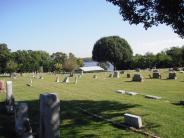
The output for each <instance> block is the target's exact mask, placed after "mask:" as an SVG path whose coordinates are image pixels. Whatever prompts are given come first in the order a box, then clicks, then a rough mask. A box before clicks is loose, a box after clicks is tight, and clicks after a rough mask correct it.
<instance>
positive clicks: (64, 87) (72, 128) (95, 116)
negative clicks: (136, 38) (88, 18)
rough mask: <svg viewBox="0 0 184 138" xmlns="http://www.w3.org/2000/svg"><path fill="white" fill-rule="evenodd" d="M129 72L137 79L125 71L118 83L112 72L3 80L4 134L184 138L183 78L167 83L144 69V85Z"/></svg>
mask: <svg viewBox="0 0 184 138" xmlns="http://www.w3.org/2000/svg"><path fill="white" fill-rule="evenodd" d="M126 72H129V73H131V74H136V71H135V70H129V71H125V74H118V75H119V79H116V77H115V78H114V77H112V78H109V75H108V74H113V73H111V72H107V73H105V74H104V73H103V72H102V73H100V72H99V73H97V72H95V73H84V74H83V75H82V76H81V77H80V78H78V74H75V73H74V76H73V77H67V75H66V74H57V75H55V74H49V73H42V74H40V75H41V76H42V77H43V78H44V79H43V80H42V79H39V78H38V79H30V78H31V76H32V74H31V73H30V74H29V73H25V74H24V75H23V76H20V75H18V76H17V78H16V79H13V78H11V77H0V78H1V79H0V80H1V81H0V82H1V83H0V86H1V93H0V101H1V103H0V109H1V110H0V120H1V121H0V134H1V135H3V136H4V137H6V138H11V137H12V136H13V137H15V136H16V137H23V136H24V137H28V136H29V137H30V138H32V137H41V138H42V137H43V138H47V136H48V138H50V137H54V138H59V137H91V136H93V137H102V136H105V137H109V136H110V137H121V136H123V135H127V136H128V137H132V138H134V137H140V138H143V137H145V135H148V136H150V137H169V138H172V137H176V136H177V137H181V138H182V137H183V136H184V133H183V129H184V126H183V124H184V122H183V120H184V116H183V114H184V110H183V108H184V106H183V104H182V102H183V100H184V95H183V89H184V85H182V83H183V82H184V74H181V73H179V71H176V75H177V80H172V79H171V80H168V79H167V78H168V74H169V71H168V69H161V70H160V73H161V74H162V79H150V78H149V77H148V74H149V73H151V72H149V71H146V70H145V71H144V70H141V73H140V74H141V75H142V77H144V82H142V83H138V82H134V81H132V78H127V73H126ZM68 76H69V75H68ZM94 76H98V79H95V80H94V79H93V78H94ZM104 77H106V78H107V79H104ZM59 78H60V80H63V79H64V82H65V83H62V81H60V82H59V80H58V79H59ZM67 79H70V81H68V80H67ZM54 80H55V81H54ZM26 82H28V84H31V87H27V85H26ZM56 82H58V83H56ZM66 83H67V84H66ZM11 86H12V87H11ZM5 91H10V92H9V93H7V92H6V93H5ZM112 91H115V92H116V93H112ZM119 94H122V95H119ZM152 99H157V100H152ZM166 101H167V102H166ZM47 102H48V103H47ZM177 103H180V104H177ZM45 104H46V108H45V107H44V106H45ZM50 107H52V108H55V109H49V108H50ZM7 111H8V112H9V114H7ZM14 112H15V116H14V115H13V114H14ZM46 112H47V115H44V114H45V113H46ZM86 112H87V113H86ZM53 115H54V116H53ZM13 116H14V117H13ZM176 116H177V117H176ZM103 120H106V121H105V122H104V121H103ZM13 124H14V125H13ZM45 125H46V126H45ZM117 126H118V127H117ZM173 126H174V129H173ZM127 129H128V130H127ZM92 130H93V131H92ZM109 130H110V131H109ZM168 132H169V133H168Z"/></svg>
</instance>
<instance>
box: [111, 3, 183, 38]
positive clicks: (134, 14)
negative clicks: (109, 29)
mask: <svg viewBox="0 0 184 138" xmlns="http://www.w3.org/2000/svg"><path fill="white" fill-rule="evenodd" d="M107 1H108V2H111V3H113V4H114V5H116V6H118V7H119V8H120V14H121V15H122V17H123V20H124V21H129V23H130V24H136V25H137V24H139V23H142V24H143V25H144V28H145V29H147V28H149V27H152V26H153V25H158V24H166V25H169V26H171V27H172V28H173V30H174V32H175V33H177V34H178V35H179V36H180V37H182V38H184V27H183V26H184V1H183V0H107Z"/></svg>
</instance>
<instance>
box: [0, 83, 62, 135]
mask: <svg viewBox="0 0 184 138" xmlns="http://www.w3.org/2000/svg"><path fill="white" fill-rule="evenodd" d="M1 82H2V81H1ZM0 84H1V83H0ZM3 85H4V84H3ZM0 86H2V85H0ZM0 88H1V89H4V86H3V87H0ZM5 109H6V112H7V113H8V114H13V115H14V118H15V120H14V121H15V124H14V125H15V132H16V134H17V136H19V137H20V138H33V137H34V136H33V133H32V128H31V125H30V122H29V118H28V105H27V104H26V103H15V99H14V97H13V90H12V81H7V82H6V100H5ZM39 125H40V130H39V137H40V138H59V137H60V101H59V98H58V97H57V95H56V94H54V93H49V94H41V95H40V124H39Z"/></svg>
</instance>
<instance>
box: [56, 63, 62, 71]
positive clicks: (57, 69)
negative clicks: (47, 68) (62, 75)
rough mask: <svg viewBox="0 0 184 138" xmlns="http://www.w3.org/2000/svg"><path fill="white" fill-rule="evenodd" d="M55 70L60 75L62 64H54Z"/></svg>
mask: <svg viewBox="0 0 184 138" xmlns="http://www.w3.org/2000/svg"><path fill="white" fill-rule="evenodd" d="M54 68H55V71H56V72H58V73H59V72H60V71H61V69H62V64H60V63H56V64H54Z"/></svg>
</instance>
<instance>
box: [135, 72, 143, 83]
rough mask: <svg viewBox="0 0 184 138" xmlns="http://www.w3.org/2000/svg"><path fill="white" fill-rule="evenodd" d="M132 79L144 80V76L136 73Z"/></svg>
mask: <svg viewBox="0 0 184 138" xmlns="http://www.w3.org/2000/svg"><path fill="white" fill-rule="evenodd" d="M132 81H138V82H142V81H144V80H143V76H142V75H141V74H134V76H133V78H132Z"/></svg>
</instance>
